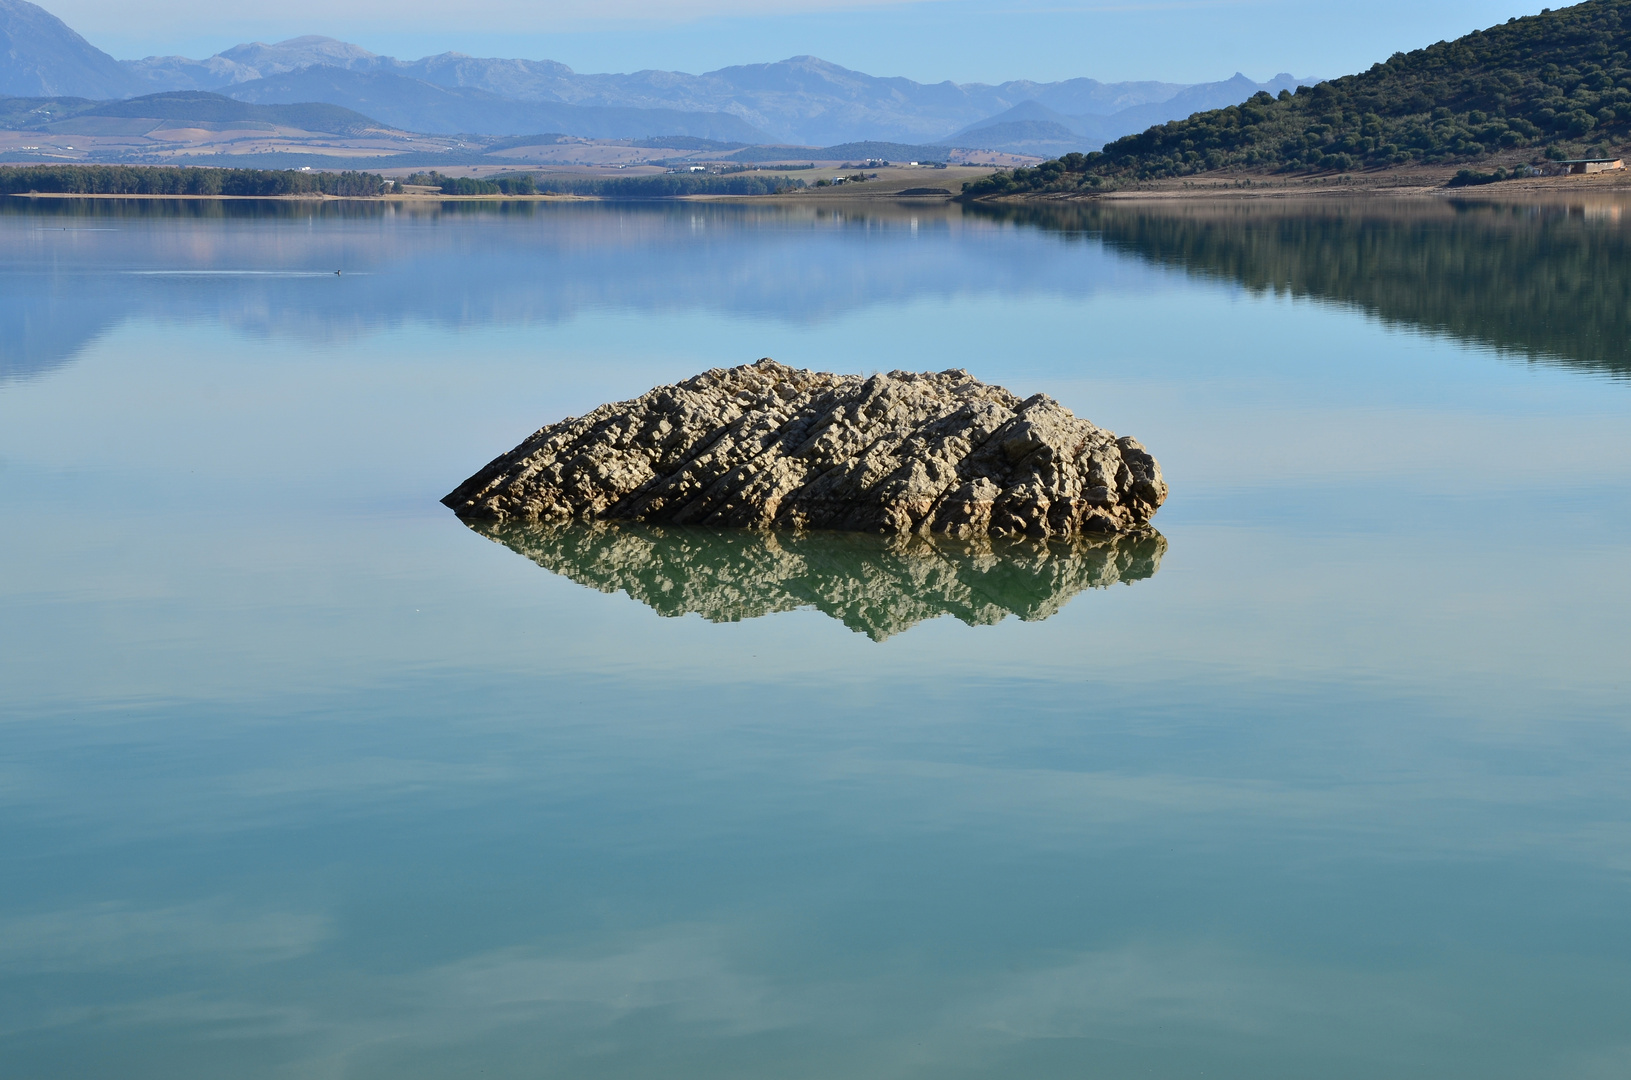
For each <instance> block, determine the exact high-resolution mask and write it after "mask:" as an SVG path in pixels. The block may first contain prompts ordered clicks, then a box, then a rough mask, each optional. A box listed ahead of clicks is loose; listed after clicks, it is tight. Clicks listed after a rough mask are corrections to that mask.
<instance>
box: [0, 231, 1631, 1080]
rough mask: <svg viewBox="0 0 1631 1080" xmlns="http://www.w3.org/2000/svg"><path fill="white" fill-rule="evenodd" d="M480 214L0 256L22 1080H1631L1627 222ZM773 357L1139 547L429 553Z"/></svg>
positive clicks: (0, 931)
mask: <svg viewBox="0 0 1631 1080" xmlns="http://www.w3.org/2000/svg"><path fill="white" fill-rule="evenodd" d="M507 209H508V212H505V210H504V209H501V208H498V207H491V208H482V207H472V206H471V205H470V204H462V205H459V206H457V207H450V208H448V209H445V210H440V211H437V210H427V211H424V212H414V213H409V212H400V211H393V210H391V209H389V208H386V207H382V206H373V205H355V206H347V205H345V204H337V203H328V204H308V205H301V204H228V205H226V206H222V205H219V204H198V205H189V206H182V205H178V204H165V203H131V204H124V203H118V202H107V201H101V202H94V203H83V204H81V203H74V202H71V201H53V202H47V201H45V200H39V201H37V202H34V201H28V200H12V201H11V202H10V203H9V204H8V205H5V206H4V207H0V733H3V741H0V853H3V854H4V864H3V866H4V872H3V873H0V1075H4V1076H6V1077H7V1078H12V1077H15V1078H19V1080H22V1078H28V1080H33V1078H60V1077H85V1078H103V1077H107V1078H145V1077H153V1078H160V1077H162V1078H193V1077H197V1078H215V1077H223V1076H231V1077H235V1078H260V1077H300V1078H305V1077H333V1078H374V1077H379V1078H385V1077H391V1078H415V1077H447V1076H476V1075H483V1076H493V1077H528V1078H535V1077H561V1078H594V1080H599V1078H612V1077H618V1078H634V1077H640V1078H644V1077H663V1078H679V1077H697V1078H704V1077H706V1078H718V1077H741V1078H754V1080H759V1078H765V1077H788V1078H805V1077H808V1078H818V1077H820V1078H825V1077H846V1078H857V1077H859V1078H873V1077H876V1078H904V1077H913V1078H917V1077H922V1078H931V1077H932V1078H940V1077H1072V1078H1080V1077H1105V1078H1117V1080H1119V1078H1123V1077H1159V1078H1166V1077H1173V1078H1178V1077H1184V1078H1187V1077H1201V1076H1205V1077H1238V1078H1242V1080H1247V1078H1271V1077H1284V1078H1303V1077H1314V1076H1318V1077H1329V1078H1347V1077H1352V1078H1375V1077H1383V1076H1385V1077H1422V1078H1428V1077H1432V1078H1443V1077H1469V1078H1471V1077H1477V1078H1505V1077H1511V1078H1535V1077H1570V1078H1574V1077H1578V1078H1599V1077H1601V1078H1609V1077H1621V1076H1624V1075H1626V1074H1627V1072H1631V1021H1628V1012H1627V1002H1628V1001H1631V786H1628V785H1627V783H1626V777H1627V776H1628V775H1631V708H1628V703H1631V679H1628V678H1627V674H1626V672H1627V654H1628V651H1631V617H1628V614H1627V613H1628V611H1631V382H1628V381H1627V373H1628V371H1631V341H1628V338H1627V336H1626V331H1627V329H1628V328H1627V325H1626V320H1627V318H1628V317H1631V315H1628V313H1631V217H1628V218H1627V219H1626V220H1625V221H1623V222H1622V220H1621V217H1620V213H1619V211H1620V207H1619V206H1618V205H1615V204H1612V203H1605V204H1602V205H1577V206H1572V207H1571V206H1565V205H1561V204H1559V205H1540V206H1529V207H1520V208H1514V209H1506V208H1499V207H1488V206H1480V205H1477V204H1452V203H1444V202H1422V203H1415V204H1411V203H1398V204H1392V203H1381V202H1363V201H1361V202H1356V203H1354V204H1351V205H1343V206H1340V207H1335V208H1333V207H1331V206H1330V205H1324V206H1307V205H1301V206H1299V205H1284V206H1277V207H1269V208H1263V207H1252V206H1242V205H1224V206H1217V207H1206V206H1204V205H1203V206H1200V207H1199V208H1197V207H1196V206H1195V205H1194V204H1191V205H1190V206H1188V207H1185V208H1181V209H1178V210H1161V209H1151V208H1145V209H1139V208H1136V207H1134V206H1131V205H1122V206H1115V205H1110V206H1102V207H1095V208H1092V209H1091V210H1085V211H1084V210H1077V211H1069V212H1050V213H1035V212H1024V213H1017V212H1012V211H1007V212H992V213H979V212H974V211H967V212H963V211H959V210H958V209H956V208H949V209H943V208H938V207H931V208H925V207H916V208H913V207H909V206H898V207H897V206H892V205H889V204H871V205H855V206H844V205H842V204H834V203H824V204H821V208H819V209H817V208H811V207H799V206H797V205H779V206H778V205H766V204H749V205H722V204H680V205H676V204H666V205H665V204H648V205H636V204H621V205H620V204H574V205H547V204H546V205H537V206H521V207H519V208H517V207H509V208H507ZM336 270H339V271H341V273H340V274H338V275H337V274H336V273H335V271H336ZM761 356H773V357H775V358H776V359H778V360H780V361H782V362H784V363H790V364H795V365H799V366H806V367H814V368H822V369H828V370H838V371H853V372H871V371H878V370H890V369H894V368H906V369H913V370H931V369H932V370H939V369H944V368H947V367H964V368H967V369H969V370H970V371H971V372H972V373H973V374H975V375H976V376H978V377H980V378H982V379H985V380H987V381H989V382H995V383H1000V384H1003V385H1005V386H1007V387H1009V388H1010V389H1011V390H1013V391H1014V392H1016V393H1018V394H1021V395H1028V394H1031V393H1034V392H1037V391H1046V392H1048V393H1050V394H1052V395H1054V396H1055V397H1057V398H1058V399H1059V400H1060V401H1062V402H1063V403H1064V404H1065V405H1067V406H1069V407H1071V408H1072V409H1074V410H1076V411H1077V412H1078V413H1079V414H1080V415H1083V416H1086V417H1088V418H1089V419H1091V420H1093V421H1094V422H1095V423H1098V424H1100V425H1102V426H1105V427H1108V428H1111V429H1112V430H1114V431H1115V432H1116V433H1118V434H1129V435H1133V436H1135V437H1137V438H1138V439H1139V440H1140V441H1141V442H1143V443H1144V444H1145V445H1146V446H1147V447H1148V448H1149V449H1150V450H1151V452H1153V453H1154V454H1155V455H1156V456H1157V458H1158V459H1159V460H1160V462H1161V464H1162V468H1163V471H1164V473H1165V476H1166V479H1167V481H1168V483H1169V484H1170V486H1171V491H1172V494H1171V497H1170V499H1169V501H1168V502H1167V504H1166V506H1165V507H1164V508H1163V509H1162V510H1161V512H1160V514H1159V515H1158V516H1157V518H1156V520H1155V525H1156V526H1157V528H1158V529H1159V530H1160V534H1161V537H1160V540H1159V544H1158V545H1156V544H1155V542H1154V541H1151V542H1150V544H1151V545H1154V546H1148V547H1145V548H1141V549H1139V550H1137V551H1131V550H1129V551H1122V552H1102V551H1101V552H1086V553H1084V552H1078V551H1068V550H1067V551H1052V552H1041V553H1038V552H1035V551H1031V552H1029V553H1026V552H1018V553H1008V554H1005V555H1002V556H1001V558H1000V559H998V560H997V561H995V562H993V561H990V560H991V559H992V558H995V556H988V555H987V554H985V553H981V552H950V553H948V552H944V551H942V552H927V553H926V552H922V551H915V550H904V549H896V548H890V547H888V546H887V545H882V544H878V543H874V542H872V541H868V540H865V539H859V538H832V537H804V538H798V537H792V538H782V539H777V538H762V537H741V536H732V535H719V534H682V535H677V536H676V535H671V534H663V535H654V534H652V533H651V532H650V531H647V532H643V533H642V532H640V531H639V530H622V531H614V532H612V533H604V532H603V533H595V534H592V535H591V534H572V535H570V536H562V535H555V534H551V535H547V536H540V535H532V536H494V537H488V536H485V535H482V534H481V532H479V531H476V530H472V529H471V528H468V527H466V526H465V525H463V524H461V523H460V522H459V521H458V520H457V519H455V518H454V517H453V516H452V515H451V513H449V512H448V511H447V510H446V509H444V508H443V507H442V506H440V505H439V504H438V502H437V500H438V499H439V498H440V497H441V496H442V495H443V494H445V493H446V492H447V491H448V490H450V489H451V488H452V487H453V486H454V485H456V484H457V483H458V482H460V481H461V480H463V479H464V478H465V477H466V476H467V475H469V474H470V473H471V472H473V471H475V469H476V468H478V467H479V466H480V465H482V464H484V463H485V462H486V461H488V460H489V459H490V458H491V457H493V456H494V455H496V454H497V453H499V452H501V451H504V450H506V449H508V448H509V447H511V446H512V445H514V444H515V443H516V442H518V441H519V440H520V439H521V438H523V437H524V436H525V435H527V434H528V433H530V432H531V431H532V430H534V429H535V428H537V427H538V426H540V425H542V424H544V423H548V422H552V421H554V420H557V419H560V418H561V417H563V416H566V415H581V414H582V413H583V412H585V411H587V410H588V409H591V408H593V407H594V406H595V405H597V404H600V403H601V402H604V401H610V400H618V399H622V398H628V397H633V396H635V395H637V394H639V393H641V392H643V391H645V390H646V389H648V388H650V387H651V386H653V385H656V384H658V383H663V382H670V381H674V380H676V379H679V378H682V377H685V376H688V375H691V374H694V373H695V372H697V371H699V370H701V369H704V368H707V367H713V366H725V365H734V364H738V363H746V362H751V361H752V360H754V359H757V358H758V357H761ZM659 532H660V530H659ZM495 540H497V541H499V542H494V541H495Z"/></svg>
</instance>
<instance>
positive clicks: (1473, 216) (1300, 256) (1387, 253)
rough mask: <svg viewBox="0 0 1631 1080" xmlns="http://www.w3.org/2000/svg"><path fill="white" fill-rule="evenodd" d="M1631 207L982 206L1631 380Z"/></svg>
mask: <svg viewBox="0 0 1631 1080" xmlns="http://www.w3.org/2000/svg"><path fill="white" fill-rule="evenodd" d="M1625 206H1631V198H1620V199H1618V200H1616V199H1615V198H1614V197H1613V196H1599V197H1597V198H1596V199H1595V200H1594V201H1586V200H1578V201H1574V202H1567V203H1566V202H1551V201H1538V202H1528V203H1521V204H1495V203H1485V202H1477V201H1463V200H1440V199H1423V200H1411V201H1404V200H1388V199H1384V198H1365V199H1357V198H1356V199H1344V200H1323V201H1318V202H1315V201H1300V200H1281V199H1273V200H1268V199H1260V200H1250V201H1248V200H1210V201H1183V202H1176V201H1174V202H1168V203H1160V204H1157V203H1153V202H1150V203H1128V202H1116V201H1098V202H1091V203H1075V204H1052V205H1047V206H1001V207H995V208H989V209H988V208H984V207H982V208H981V210H980V212H981V213H985V214H988V215H989V216H991V217H993V218H994V219H997V220H1002V221H1008V222H1013V223H1018V224H1026V225H1033V226H1036V227H1039V228H1043V229H1049V230H1054V231H1061V232H1067V233H1077V234H1081V235H1082V236H1084V237H1087V238H1091V239H1102V240H1103V242H1104V243H1105V244H1106V245H1107V246H1108V247H1110V248H1111V249H1112V250H1116V251H1121V252H1126V253H1128V254H1133V255H1137V256H1139V257H1141V258H1143V259H1146V260H1148V261H1149V262H1151V263H1154V264H1157V265H1160V266H1163V267H1173V268H1178V269H1182V270H1185V271H1188V272H1189V273H1191V274H1195V275H1198V276H1203V277H1208V278H1213V279H1221V280H1226V281H1230V282H1236V283H1239V284H1241V285H1244V286H1245V287H1246V288H1248V289H1251V290H1254V291H1260V292H1270V291H1272V292H1275V293H1287V294H1290V295H1292V296H1296V297H1307V298H1315V299H1321V300H1333V301H1338V302H1340V303H1344V304H1351V305H1353V306H1356V307H1359V308H1362V309H1364V310H1365V311H1367V312H1370V313H1371V314H1373V315H1376V316H1379V317H1381V318H1382V319H1385V320H1387V321H1389V322H1394V323H1399V324H1402V325H1406V326H1410V327H1413V328H1416V329H1423V330H1428V331H1430V332H1435V333H1443V334H1448V335H1451V336H1453V337H1456V338H1458V339H1461V340H1463V341H1467V342H1470V343H1475V344H1480V345H1485V346H1490V347H1493V348H1496V349H1501V350H1504V351H1510V352H1514V353H1518V354H1520V355H1523V356H1526V357H1529V358H1531V359H1534V360H1541V361H1547V362H1554V363H1562V364H1566V365H1568V366H1571V367H1576V368H1581V369H1586V370H1590V371H1594V372H1599V373H1608V374H1611V375H1613V376H1615V377H1619V378H1624V377H1627V376H1628V375H1631V349H1628V344H1627V343H1628V342H1631V213H1627V214H1625V215H1624V216H1623V217H1622V213H1621V210H1622V207H1625Z"/></svg>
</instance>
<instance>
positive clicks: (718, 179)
mask: <svg viewBox="0 0 1631 1080" xmlns="http://www.w3.org/2000/svg"><path fill="white" fill-rule="evenodd" d="M804 187H805V183H804V181H803V180H798V179H789V178H788V177H785V176H762V175H756V174H746V175H736V176H693V175H686V174H665V175H661V176H627V177H621V176H619V177H593V176H586V177H543V178H539V177H536V176H534V175H533V174H531V173H519V174H516V175H512V176H497V177H493V178H491V179H476V178H473V177H466V176H461V177H452V176H444V175H442V174H441V173H438V172H429V173H415V174H413V175H410V176H408V177H406V178H405V179H403V180H400V181H398V180H387V179H386V178H385V177H383V176H380V175H379V174H377V173H367V172H319V171H317V170H302V169H230V168H218V167H213V166H163V165H159V166H155V165H23V166H12V165H7V166H0V195H31V194H39V195H134V196H145V197H153V196H159V197H163V196H170V197H193V198H197V197H204V198H209V197H223V198H282V197H290V196H296V197H298V196H333V197H340V198H366V197H383V196H388V195H399V194H404V193H406V192H408V191H410V190H412V191H417V192H429V193H434V194H440V195H445V196H485V197H492V196H527V195H577V196H587V197H591V198H594V197H598V198H673V197H678V196H684V195H779V194H787V193H791V192H796V191H801V190H803V189H804Z"/></svg>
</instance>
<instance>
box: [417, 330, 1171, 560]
mask: <svg viewBox="0 0 1631 1080" xmlns="http://www.w3.org/2000/svg"><path fill="white" fill-rule="evenodd" d="M1166 496H1167V486H1166V484H1165V483H1164V482H1162V480H1161V470H1160V468H1159V467H1158V466H1157V465H1156V463H1155V459H1154V458H1153V457H1151V456H1150V455H1149V454H1148V453H1146V452H1145V450H1144V448H1143V447H1142V446H1140V445H1139V444H1138V443H1137V442H1135V441H1134V440H1132V439H1130V438H1121V439H1118V438H1116V437H1115V435H1114V434H1112V433H1111V432H1108V431H1104V430H1102V429H1100V428H1097V427H1094V426H1093V425H1092V424H1090V423H1088V422H1087V421H1086V420H1081V419H1078V418H1077V417H1076V416H1075V415H1074V414H1073V413H1071V411H1070V410H1069V409H1066V408H1064V407H1063V406H1062V405H1060V404H1059V403H1058V402H1056V401H1054V400H1053V399H1052V398H1050V397H1048V396H1047V395H1045V394H1037V395H1034V396H1033V397H1029V398H1026V399H1025V400H1023V401H1022V400H1020V399H1019V398H1018V397H1016V396H1015V395H1013V394H1010V393H1009V392H1008V391H1006V390H1004V389H1002V388H1001V387H998V386H988V385H986V384H985V383H982V382H980V381H979V380H978V379H976V378H974V377H973V376H971V375H969V373H968V372H966V371H961V370H957V369H953V370H950V371H942V372H938V373H929V374H912V373H910V372H905V371H892V372H890V373H889V374H887V375H873V376H871V377H870V378H863V377H862V376H859V375H831V374H825V373H822V372H815V371H804V370H798V369H795V368H790V367H785V366H783V365H782V364H778V363H776V362H775V361H774V360H770V359H765V360H760V361H759V362H758V363H756V364H749V365H744V366H742V367H736V368H723V369H722V368H716V369H714V370H712V371H708V372H705V373H703V374H701V375H698V376H696V377H694V378H691V379H687V380H685V381H684V382H682V383H678V384H676V385H674V386H660V387H658V388H657V389H655V390H652V391H650V392H649V393H647V394H645V395H643V396H641V397H638V398H636V399H634V400H633V401H622V402H617V403H615V404H611V405H602V406H601V407H600V408H598V409H596V410H595V411H593V412H591V413H589V414H588V415H587V416H584V417H581V418H576V419H574V418H568V419H566V420H562V421H561V422H560V423H558V424H551V425H550V426H548V427H545V428H541V429H539V430H538V431H537V432H534V433H533V435H532V436H531V437H530V438H528V439H527V440H526V441H525V442H523V443H522V444H521V445H520V446H517V447H516V448H515V449H514V450H511V451H510V452H509V453H507V454H505V455H503V456H502V457H499V458H498V459H496V460H495V461H493V462H492V463H491V464H489V465H488V466H487V467H486V468H484V469H482V470H481V471H480V472H478V473H477V474H476V475H474V476H472V477H471V478H470V479H469V480H466V481H465V482H464V483H463V484H461V485H459V487H458V489H457V490H455V491H454V492H452V493H451V494H450V495H448V496H447V497H446V498H445V499H443V500H442V502H443V503H445V504H446V505H447V506H449V507H451V508H452V509H453V511H454V512H455V513H457V514H458V515H459V516H460V517H462V518H486V519H490V520H494V521H499V522H505V521H567V520H571V519H581V520H623V521H647V522H668V523H673V524H693V525H709V526H729V527H746V528H756V529H765V528H775V529H835V530H846V531H858V532H875V533H885V534H905V533H925V534H939V535H946V536H953V537H972V536H985V535H990V536H1018V535H1025V536H1032V537H1043V536H1075V535H1078V534H1083V533H1115V532H1122V531H1126V530H1131V529H1139V528H1142V527H1144V526H1145V525H1146V524H1147V523H1148V522H1149V520H1150V517H1151V515H1153V514H1154V513H1155V511H1156V509H1157V508H1158V507H1160V505H1161V503H1162V501H1163V500H1164V499H1165V498H1166Z"/></svg>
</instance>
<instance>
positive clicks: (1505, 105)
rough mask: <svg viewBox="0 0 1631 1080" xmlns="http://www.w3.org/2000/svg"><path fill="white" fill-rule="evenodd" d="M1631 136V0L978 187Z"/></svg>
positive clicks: (1443, 154)
mask: <svg viewBox="0 0 1631 1080" xmlns="http://www.w3.org/2000/svg"><path fill="white" fill-rule="evenodd" d="M1628 136H1631V0H1588V2H1587V3H1583V4H1579V5H1576V6H1575V7H1570V8H1564V9H1561V10H1558V11H1545V12H1542V13H1541V14H1540V15H1535V16H1531V17H1528V18H1522V19H1510V20H1508V21H1507V22H1506V23H1505V24H1504V25H1501V26H1496V27H1492V28H1490V29H1488V30H1482V31H1474V32H1473V33H1471V34H1468V35H1467V36H1466V37H1462V38H1457V39H1456V40H1455V41H1449V42H1443V41H1441V42H1439V43H1438V44H1436V45H1430V46H1428V47H1427V48H1425V49H1418V50H1416V51H1415V52H1412V53H1395V54H1394V55H1393V56H1392V57H1391V58H1389V59H1388V60H1387V61H1386V62H1385V63H1380V64H1377V65H1375V66H1374V67H1372V68H1371V69H1370V70H1369V71H1367V72H1365V73H1364V74H1361V75H1350V76H1347V77H1346V78H1341V79H1333V80H1331V81H1330V82H1324V83H1320V84H1319V85H1318V86H1313V87H1298V88H1297V92H1296V93H1295V94H1293V93H1290V92H1287V91H1282V92H1281V93H1280V96H1279V97H1278V98H1273V97H1270V96H1269V95H1268V94H1266V93H1260V94H1258V95H1256V96H1255V97H1253V98H1251V99H1250V100H1249V101H1246V102H1243V103H1242V104H1240V105H1233V106H1230V107H1229V108H1226V109H1214V110H1212V111H1211V112H1204V113H1196V114H1195V115H1193V116H1191V117H1190V118H1189V119H1187V120H1175V121H1173V122H1171V123H1167V124H1160V125H1157V126H1156V127H1152V128H1150V129H1149V130H1148V131H1145V132H1143V133H1141V134H1138V135H1129V136H1127V137H1126V138H1123V139H1118V140H1116V141H1115V142H1113V143H1110V144H1109V145H1107V146H1105V147H1104V149H1103V150H1102V151H1097V152H1094V153H1091V154H1067V155H1065V156H1064V157H1063V158H1060V159H1058V160H1055V161H1050V162H1046V163H1044V164H1042V165H1040V166H1038V167H1036V168H1034V169H1016V170H1015V171H1014V172H1013V173H1010V174H998V175H996V176H993V177H989V178H987V179H985V180H980V181H977V182H975V183H974V184H971V185H968V186H966V187H965V195H967V196H969V197H979V196H984V195H1002V194H1010V193H1022V192H1032V191H1079V190H1092V189H1095V188H1102V187H1106V186H1114V185H1116V184H1118V183H1122V182H1126V181H1136V180H1153V179H1161V178H1164V177H1174V176H1187V175H1191V174H1194V173H1199V172H1206V171H1210V170H1214V169H1228V168H1239V169H1249V170H1253V171H1263V172H1299V171H1300V172H1319V171H1326V172H1331V171H1335V172H1344V171H1348V170H1352V169H1361V168H1385V167H1388V166H1394V165H1402V164H1406V163H1409V162H1426V163H1447V162H1473V161H1476V160H1478V159H1479V158H1482V157H1485V156H1487V155H1489V154H1492V153H1496V152H1499V151H1503V150H1517V151H1520V152H1521V151H1523V150H1529V151H1530V152H1531V155H1535V154H1540V153H1542V152H1547V151H1549V152H1550V156H1553V157H1565V156H1567V157H1574V156H1585V155H1589V154H1592V153H1594V152H1601V151H1603V150H1605V149H1606V148H1607V147H1609V146H1612V145H1615V144H1617V143H1620V142H1624V141H1626V140H1627V138H1628Z"/></svg>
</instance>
